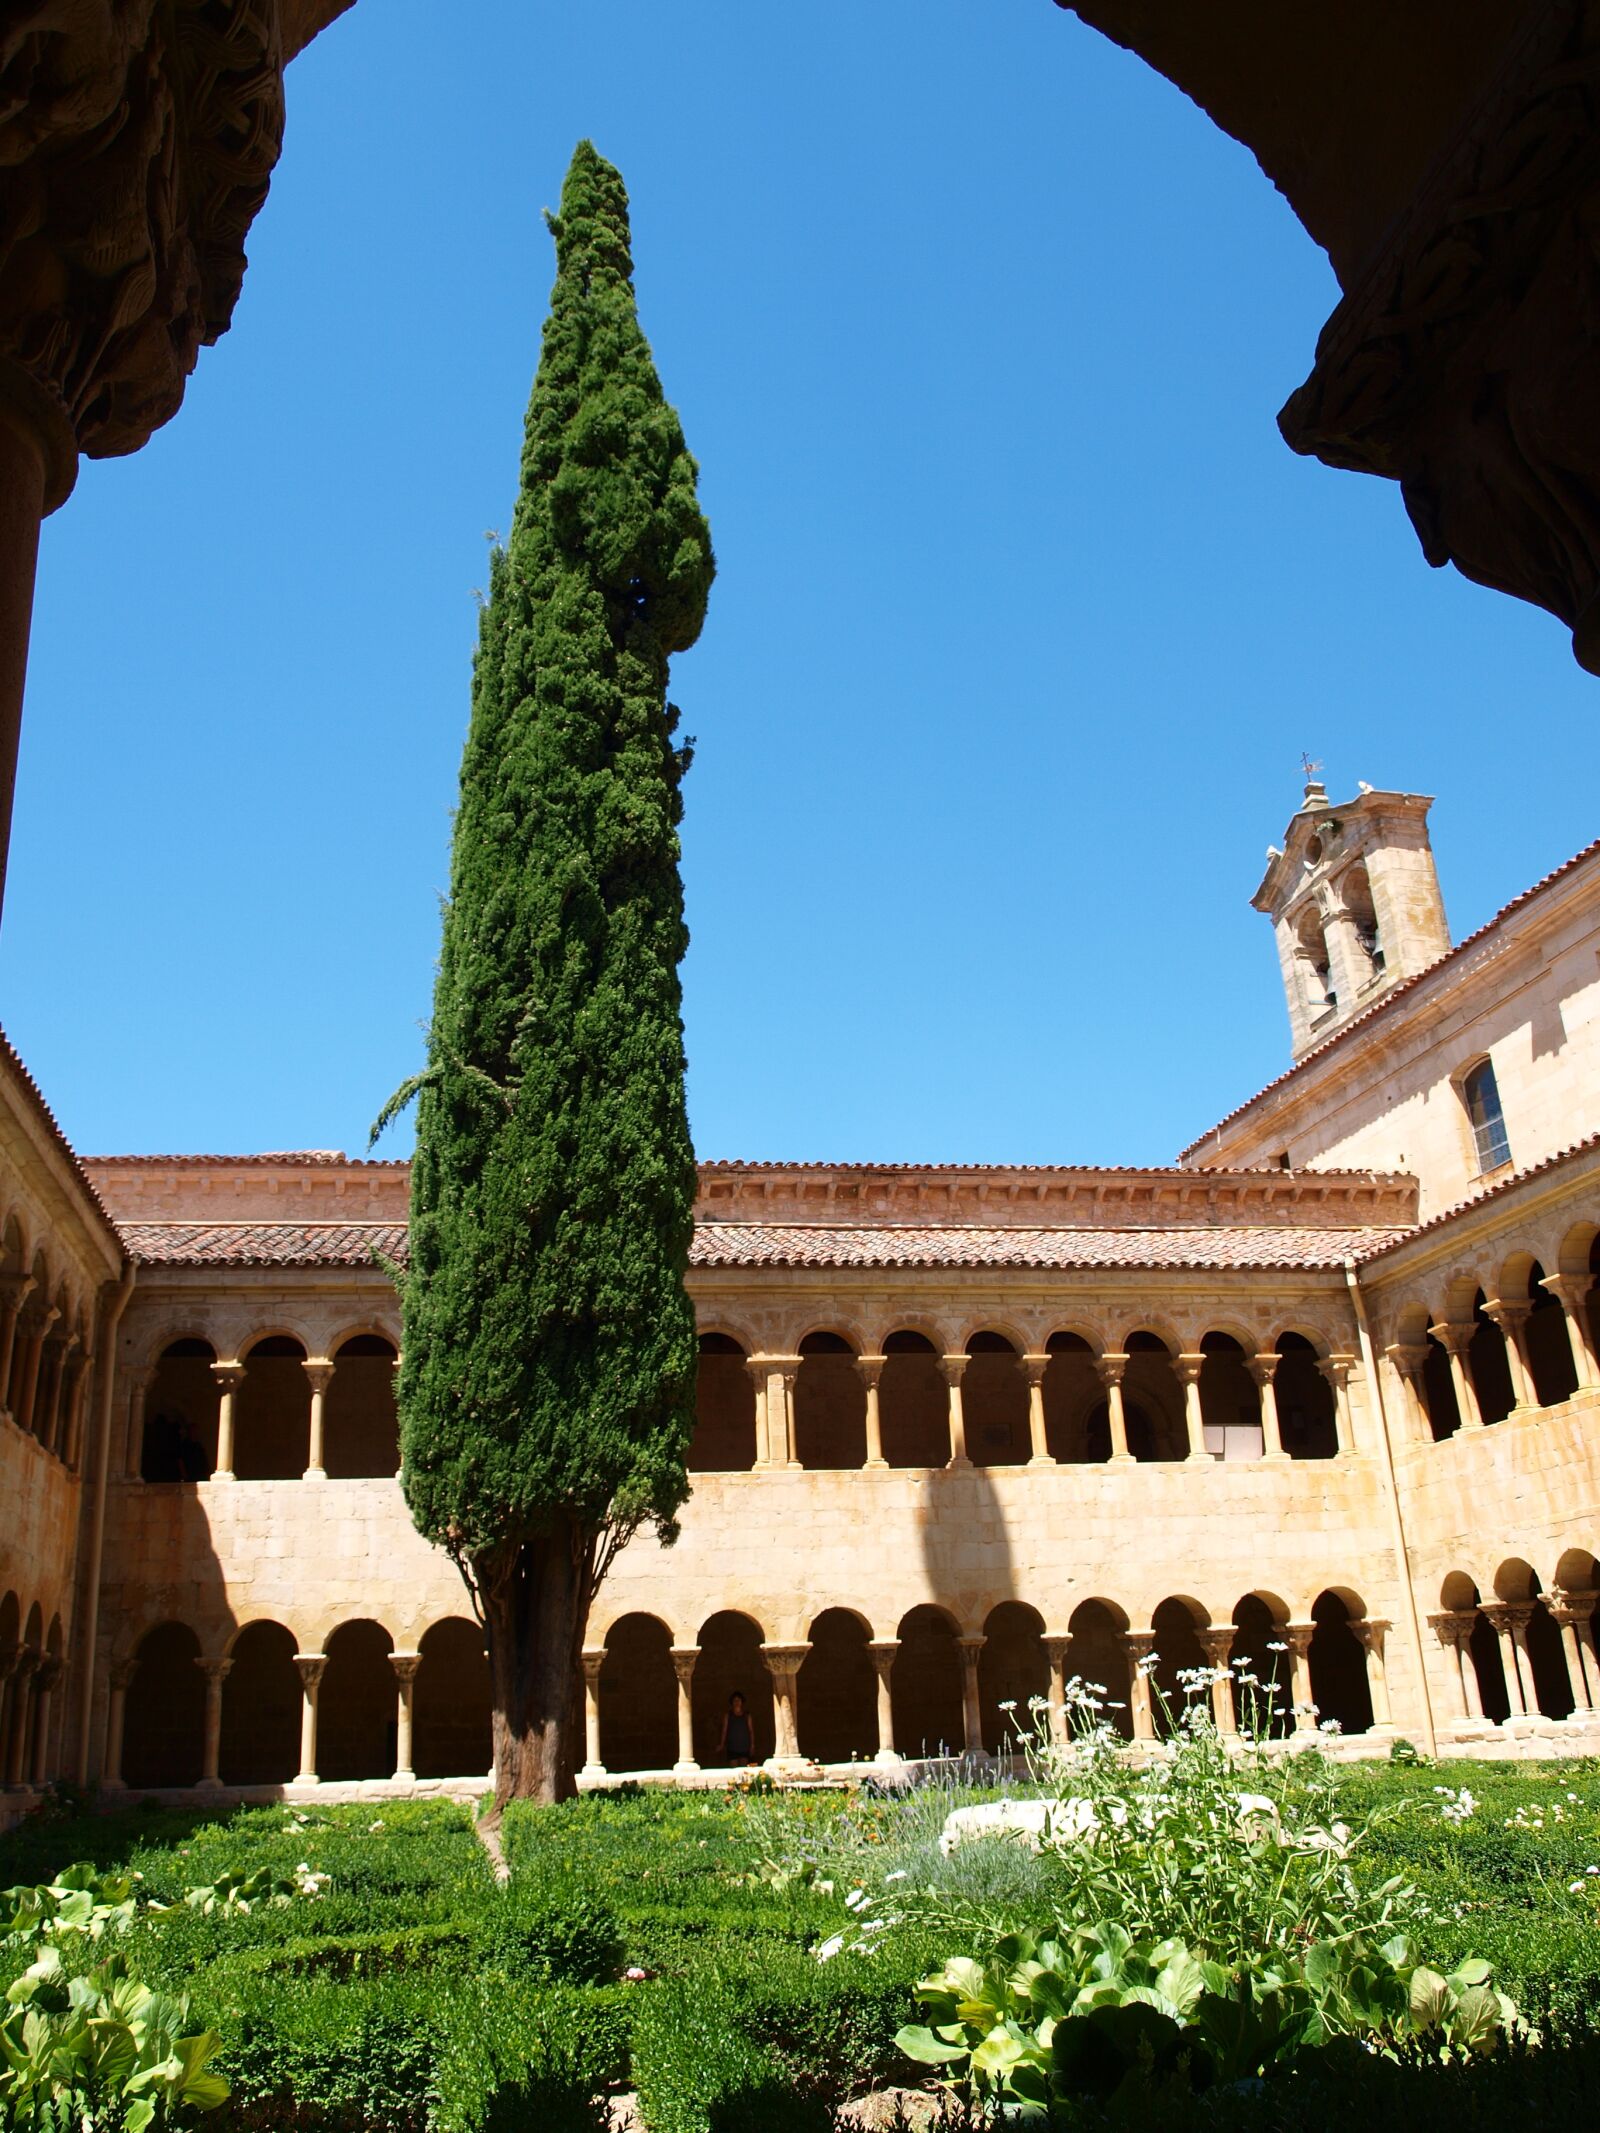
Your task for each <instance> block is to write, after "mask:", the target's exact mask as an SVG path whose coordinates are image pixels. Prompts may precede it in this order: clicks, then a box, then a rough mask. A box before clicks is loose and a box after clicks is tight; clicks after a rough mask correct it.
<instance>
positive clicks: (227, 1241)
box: [122, 1222, 406, 1266]
mask: <svg viewBox="0 0 1600 2133" xmlns="http://www.w3.org/2000/svg"><path fill="white" fill-rule="evenodd" d="M122 1235H123V1240H124V1242H125V1243H126V1245H127V1247H128V1250H129V1252H130V1253H131V1254H132V1255H133V1257H134V1258H135V1259H137V1260H138V1261H139V1262H140V1264H141V1265H144V1266H372V1265H373V1264H374V1263H375V1262H374V1258H373V1255H374V1253H377V1252H381V1253H382V1254H383V1256H384V1257H385V1258H386V1259H393V1260H395V1261H397V1262H398V1263H400V1264H404V1261H405V1256H406V1230H405V1224H404V1223H403V1222H127V1223H124V1224H123V1226H122Z"/></svg>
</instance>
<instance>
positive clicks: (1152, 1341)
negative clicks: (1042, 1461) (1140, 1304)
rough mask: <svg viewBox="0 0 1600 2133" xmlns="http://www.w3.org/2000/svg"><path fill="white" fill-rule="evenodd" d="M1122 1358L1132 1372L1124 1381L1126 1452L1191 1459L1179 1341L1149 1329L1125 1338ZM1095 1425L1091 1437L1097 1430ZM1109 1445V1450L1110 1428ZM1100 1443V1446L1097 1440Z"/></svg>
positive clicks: (1142, 1456)
mask: <svg viewBox="0 0 1600 2133" xmlns="http://www.w3.org/2000/svg"><path fill="white" fill-rule="evenodd" d="M1122 1352H1123V1354H1125V1355H1126V1356H1127V1358H1128V1367H1127V1369H1126V1371H1125V1372H1124V1373H1123V1379H1122V1405H1123V1413H1124V1415H1125V1417H1126V1420H1127V1425H1128V1450H1129V1451H1130V1452H1131V1453H1132V1454H1133V1456H1134V1458H1135V1459H1146V1460H1158V1461H1162V1462H1170V1461H1174V1460H1179V1459H1187V1458H1188V1456H1189V1425H1188V1422H1187V1419H1186V1417H1185V1412H1184V1404H1183V1387H1182V1385H1181V1384H1180V1383H1179V1382H1178V1373H1177V1370H1176V1369H1175V1367H1174V1363H1173V1358H1174V1356H1175V1355H1176V1354H1177V1353H1178V1352H1179V1351H1178V1348H1177V1336H1176V1335H1175V1334H1172V1333H1169V1332H1166V1331H1163V1330H1161V1329H1160V1328H1158V1327H1156V1326H1154V1325H1151V1324H1149V1323H1146V1324H1145V1325H1143V1326H1137V1327H1135V1328H1134V1330H1133V1331H1132V1332H1131V1333H1128V1334H1125V1335H1124V1336H1123V1341H1122ZM1094 1426H1095V1424H1094V1422H1093V1421H1091V1431H1093V1429H1094ZM1106 1427H1107V1431H1108V1434H1107V1436H1106V1440H1105V1441H1106V1444H1107V1447H1108V1449H1109V1445H1110V1436H1109V1427H1110V1425H1109V1422H1108V1423H1107V1425H1106ZM1096 1441H1098V1440H1096Z"/></svg>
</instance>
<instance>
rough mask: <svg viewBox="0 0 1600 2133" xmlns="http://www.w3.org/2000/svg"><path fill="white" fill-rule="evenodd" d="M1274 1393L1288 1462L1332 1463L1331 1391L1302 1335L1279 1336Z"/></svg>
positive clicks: (1335, 1431) (1335, 1443) (1334, 1421)
mask: <svg viewBox="0 0 1600 2133" xmlns="http://www.w3.org/2000/svg"><path fill="white" fill-rule="evenodd" d="M1276 1346H1277V1351H1278V1367H1277V1370H1276V1372H1275V1373H1274V1375H1273V1381H1272V1382H1273V1389H1274V1391H1275V1392H1276V1394H1277V1399H1278V1432H1279V1435H1280V1436H1281V1437H1282V1439H1283V1448H1284V1450H1285V1451H1286V1452H1287V1453H1288V1454H1289V1457H1290V1458H1291V1459H1332V1458H1335V1457H1336V1456H1337V1454H1338V1450H1339V1422H1338V1417H1337V1415H1336V1413H1335V1410H1334V1399H1333V1387H1332V1386H1331V1385H1330V1384H1329V1383H1328V1381H1327V1379H1326V1378H1325V1377H1324V1376H1323V1374H1322V1372H1321V1371H1320V1370H1319V1369H1318V1367H1317V1351H1316V1349H1315V1348H1314V1347H1313V1346H1312V1344H1311V1342H1310V1341H1308V1340H1307V1339H1306V1337H1305V1335H1304V1334H1303V1333H1281V1334H1280V1335H1279V1336H1278V1340H1277V1343H1276Z"/></svg>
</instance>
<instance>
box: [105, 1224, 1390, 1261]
mask: <svg viewBox="0 0 1600 2133" xmlns="http://www.w3.org/2000/svg"><path fill="white" fill-rule="evenodd" d="M1407 1234H1408V1232H1407V1231H1404V1230H1396V1229H1372V1230H1356V1231H1352V1230H1349V1229H1287V1228H1284V1227H1282V1226H1281V1225H1275V1226H1273V1227H1270V1228H1268V1227H1261V1226H1254V1225H1252V1226H1248V1227H1247V1226H1244V1225H1240V1226H1239V1227H1237V1228H1235V1227H1226V1228H1224V1227H1220V1226H1215V1227H1212V1226H1208V1227H1194V1228H1189V1229H1129V1230H1105V1229H1015V1228H1007V1229H970V1228H961V1227H940V1228H915V1229H912V1228H886V1227H882V1226H878V1225H874V1226H872V1227H868V1228H844V1227H835V1226H834V1225H832V1224H827V1225H823V1224H818V1225H816V1226H814V1227H813V1226H809V1225H805V1224H798V1223H797V1224H792V1225H784V1224H767V1223H757V1222H704V1223H701V1224H700V1225H699V1227H698V1228H697V1229H696V1231H695V1236H694V1244H693V1247H692V1249H691V1251H690V1261H689V1263H690V1265H691V1266H696V1267H739V1266H748V1267H760V1266H770V1267H846V1268H847V1267H1040V1268H1050V1269H1059V1270H1062V1271H1066V1270H1070V1269H1074V1268H1089V1269H1093V1268H1106V1269H1114V1268H1129V1269H1138V1268H1144V1267H1150V1268H1172V1269H1181V1268H1185V1267H1194V1268H1212V1267H1216V1268H1222V1267H1233V1268H1241V1269H1249V1268H1261V1269H1272V1268H1308V1269H1315V1268H1330V1267H1337V1266H1340V1265H1342V1264H1343V1262H1344V1260H1345V1259H1346V1258H1347V1257H1348V1256H1350V1254H1351V1253H1352V1251H1353V1250H1359V1251H1360V1252H1361V1253H1362V1255H1363V1256H1365V1255H1367V1254H1369V1253H1371V1252H1372V1251H1374V1250H1377V1249H1381V1248H1383V1247H1384V1246H1386V1245H1389V1244H1392V1243H1396V1242H1398V1241H1399V1240H1400V1239H1401V1238H1402V1237H1404V1236H1405V1235H1407ZM123 1236H124V1238H125V1239H126V1241H127V1246H128V1249H129V1251H130V1252H131V1253H132V1254H133V1255H134V1257H135V1258H136V1259H138V1260H139V1261H140V1262H141V1263H142V1264H144V1265H146V1266H259V1267H267V1266H285V1267H287V1266H371V1265H373V1264H375V1258H374V1254H375V1253H381V1254H382V1255H383V1257H385V1258H387V1259H393V1260H395V1261H397V1262H399V1263H402V1264H403V1263H404V1260H405V1248H406V1233H405V1229H404V1226H403V1225H402V1224H400V1223H394V1222H130V1223H129V1224H127V1225H126V1227H125V1228H124V1230H123Z"/></svg>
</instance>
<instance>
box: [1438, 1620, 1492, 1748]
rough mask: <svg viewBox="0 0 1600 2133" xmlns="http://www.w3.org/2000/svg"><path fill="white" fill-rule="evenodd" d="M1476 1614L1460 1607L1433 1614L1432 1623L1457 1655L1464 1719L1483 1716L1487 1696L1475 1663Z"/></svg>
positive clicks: (1446, 1645)
mask: <svg viewBox="0 0 1600 2133" xmlns="http://www.w3.org/2000/svg"><path fill="white" fill-rule="evenodd" d="M1473 1619H1474V1618H1473V1616H1472V1615H1471V1614H1463V1613H1461V1612H1459V1611H1458V1610H1456V1609H1448V1610H1446V1611H1445V1612H1444V1613H1443V1614H1437V1615H1429V1617H1428V1623H1429V1626H1430V1627H1431V1629H1432V1630H1433V1633H1434V1635H1435V1636H1436V1637H1437V1638H1438V1640H1439V1642H1440V1643H1441V1644H1442V1645H1443V1646H1444V1648H1445V1650H1446V1651H1447V1652H1450V1653H1451V1654H1452V1655H1453V1663H1454V1674H1455V1684H1456V1698H1457V1701H1458V1702H1459V1703H1460V1705H1461V1710H1460V1713H1459V1716H1460V1717H1461V1718H1462V1719H1463V1720H1479V1719H1481V1718H1482V1717H1483V1698H1482V1697H1481V1696H1480V1695H1479V1693H1478V1670H1477V1668H1476V1667H1475V1666H1474V1665H1473V1663H1472V1625H1473Z"/></svg>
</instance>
